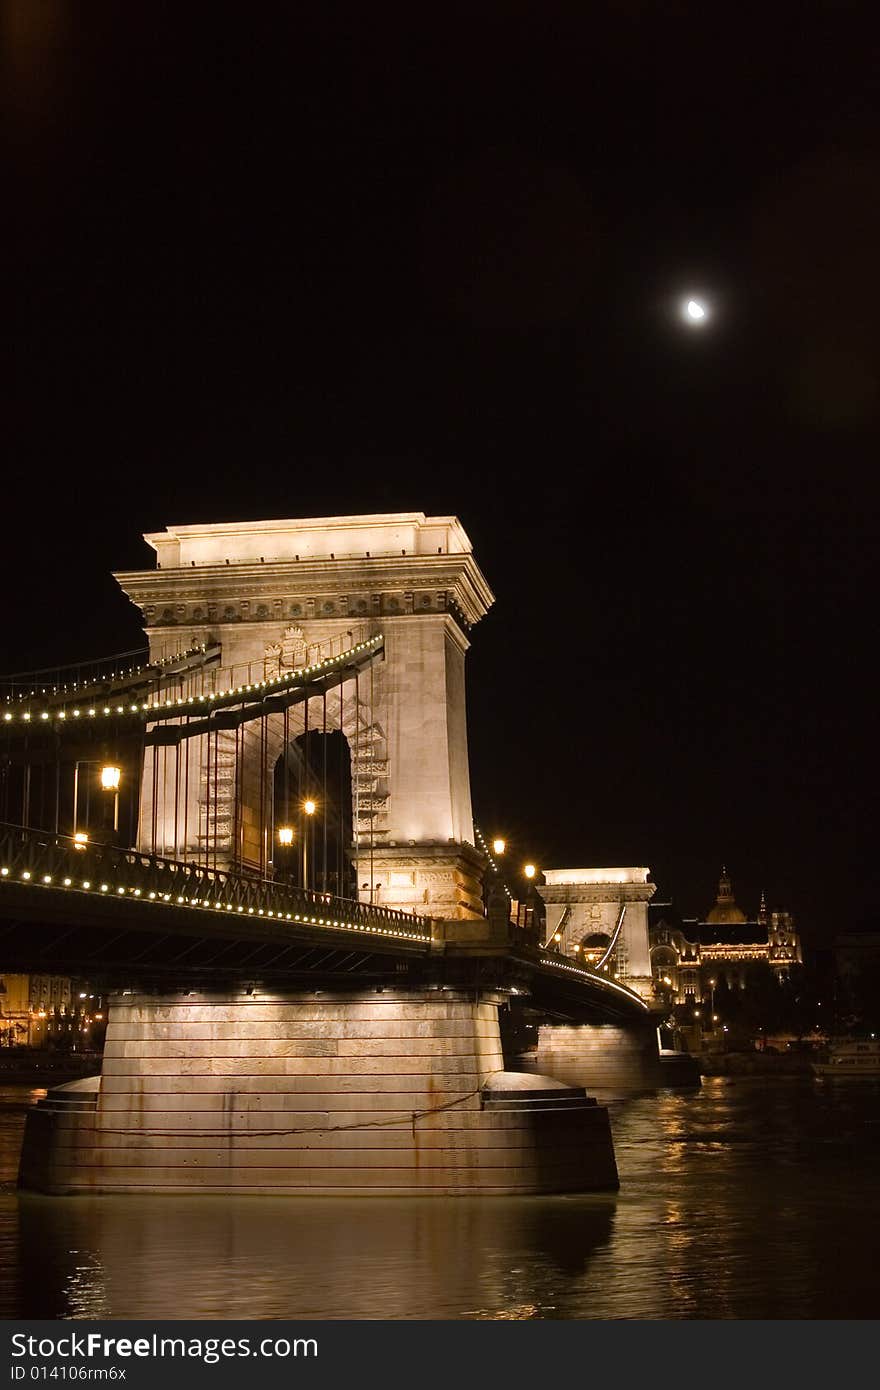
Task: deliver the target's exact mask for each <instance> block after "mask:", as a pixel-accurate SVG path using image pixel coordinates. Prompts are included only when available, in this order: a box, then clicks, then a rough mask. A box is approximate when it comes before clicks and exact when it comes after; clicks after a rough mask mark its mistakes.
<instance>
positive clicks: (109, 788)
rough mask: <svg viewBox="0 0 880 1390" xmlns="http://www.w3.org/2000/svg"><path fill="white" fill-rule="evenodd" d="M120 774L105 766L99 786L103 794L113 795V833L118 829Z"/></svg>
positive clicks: (107, 765) (115, 769)
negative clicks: (109, 793) (102, 789)
mask: <svg viewBox="0 0 880 1390" xmlns="http://www.w3.org/2000/svg"><path fill="white" fill-rule="evenodd" d="M121 776H122V772H121V770H120V769H119V768H118V767H113V766H110V765H109V764H105V765H104V766H103V767H102V768H101V786H102V787H103V788H104V791H105V792H112V793H113V831H114V834H115V833H116V831H118V829H119V780H120V778H121Z"/></svg>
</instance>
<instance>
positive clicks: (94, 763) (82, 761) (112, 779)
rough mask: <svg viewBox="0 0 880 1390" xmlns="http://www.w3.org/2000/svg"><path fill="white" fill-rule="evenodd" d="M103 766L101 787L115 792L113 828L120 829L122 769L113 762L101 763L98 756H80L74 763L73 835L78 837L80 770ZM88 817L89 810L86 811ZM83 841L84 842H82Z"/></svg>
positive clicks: (106, 790) (75, 837)
mask: <svg viewBox="0 0 880 1390" xmlns="http://www.w3.org/2000/svg"><path fill="white" fill-rule="evenodd" d="M98 766H100V768H101V788H102V790H103V791H105V792H112V793H113V830H114V833H115V832H116V831H118V830H119V784H120V782H121V780H122V769H121V768H119V767H117V766H116V765H115V764H113V763H99V761H98V759H96V758H79V759H77V761H76V762H75V763H74V765H73V835H74V839H77V836H78V833H79V827H78V826H77V820H78V817H79V770H80V768H81V767H98ZM86 818H87V819H88V810H87V811H86ZM80 843H82V842H80Z"/></svg>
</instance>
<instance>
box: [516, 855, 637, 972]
mask: <svg viewBox="0 0 880 1390" xmlns="http://www.w3.org/2000/svg"><path fill="white" fill-rule="evenodd" d="M649 872H650V871H649V870H648V869H646V868H613V869H547V870H545V873H544V878H545V883H544V884H542V885H541V887H540V888H539V890H538V891H539V893H540V895H541V897H542V898H543V900H544V902H545V904H546V906H547V941H548V944H549V943H553V942H554V939H555V937H556V936H557V934H558V936H559V938H560V939H559V941H558V942H556V943H555V944H556V945H557V946H558V948H559V950H560V951H561V952H562V953H563V954H564V955H567V956H571V957H572V959H575V960H577V959H578V958H580V959H581V960H582V961H583V960H585V959H586V958H587V957H586V955H585V954H584V953H585V951H588V950H589V948H590V946H591V944H592V943H593V942H595V943H596V950H597V951H601V949H602V947H603V946H607V945H609V944H610V942H611V940H612V938H613V936H614V930H615V926H616V924H617V922H618V920H619V918H620V910H621V908H622V907H625V908H626V913H625V915H624V918H623V923H622V926H621V930H620V937H619V939H618V942H617V953H616V954H617V959H618V960H619V961H620V963H621V964H622V966H623V973H624V975H625V978H626V983H627V984H628V985H629V986H630V988H631V989H634V990H636V991H637V993H639V994H641V995H642V997H643V998H645V999H652V998H653V982H652V976H651V954H650V949H649V944H648V903H649V902H650V901H651V898H652V897H653V896H654V894H655V892H656V891H657V888H656V885H655V884H653V883H649V882H648V874H649Z"/></svg>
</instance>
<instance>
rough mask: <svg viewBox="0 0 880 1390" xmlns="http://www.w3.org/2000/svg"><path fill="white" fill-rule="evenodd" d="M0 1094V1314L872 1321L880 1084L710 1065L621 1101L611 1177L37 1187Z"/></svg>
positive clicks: (10, 1098)
mask: <svg viewBox="0 0 880 1390" xmlns="http://www.w3.org/2000/svg"><path fill="white" fill-rule="evenodd" d="M42 1094H43V1092H41V1091H29V1090H28V1088H27V1087H5V1088H2V1089H0V1179H2V1180H3V1186H2V1189H0V1315H2V1316H4V1317H24V1318H296V1319H300V1318H492V1319H522V1318H551V1319H552V1318H566V1319H567V1318H867V1317H876V1316H877V1315H878V1313H880V1296H878V1293H877V1291H876V1284H875V1277H876V1260H877V1253H876V1252H877V1250H878V1248H880V1200H878V1196H880V1193H878V1161H880V1084H876V1083H871V1082H864V1081H861V1082H858V1081H856V1082H850V1083H846V1082H841V1081H834V1082H819V1081H812V1080H810V1079H809V1078H807V1077H787V1078H779V1079H775V1080H771V1081H768V1080H739V1079H736V1080H734V1079H732V1078H727V1077H710V1078H706V1079H705V1080H704V1083H703V1086H702V1089H701V1090H700V1091H698V1092H664V1093H661V1094H659V1095H656V1096H646V1097H640V1098H638V1099H634V1100H629V1101H622V1102H619V1103H617V1104H615V1105H612V1107H611V1116H612V1127H613V1131H614V1141H615V1148H616V1152H617V1162H618V1167H619V1169H620V1180H621V1187H620V1192H619V1193H617V1194H614V1195H608V1194H603V1195H596V1196H588V1197H551V1198H546V1197H517V1198H499V1197H495V1198H489V1199H476V1198H474V1199H470V1198H426V1199H397V1198H358V1199H346V1198H341V1199H340V1198H334V1199H326V1198H317V1199H303V1198H273V1197H265V1198H263V1197H238V1198H232V1197H230V1198H225V1197H223V1198H219V1197H193V1198H191V1197H145V1198H142V1197H64V1198H54V1197H41V1196H36V1195H33V1194H30V1193H19V1192H17V1191H16V1189H15V1170H16V1165H17V1158H18V1148H19V1145H20V1139H21V1131H22V1128H23V1122H24V1106H25V1105H26V1104H27V1103H28V1102H29V1101H30V1100H33V1099H36V1098H37V1097H38V1096H40V1095H42Z"/></svg>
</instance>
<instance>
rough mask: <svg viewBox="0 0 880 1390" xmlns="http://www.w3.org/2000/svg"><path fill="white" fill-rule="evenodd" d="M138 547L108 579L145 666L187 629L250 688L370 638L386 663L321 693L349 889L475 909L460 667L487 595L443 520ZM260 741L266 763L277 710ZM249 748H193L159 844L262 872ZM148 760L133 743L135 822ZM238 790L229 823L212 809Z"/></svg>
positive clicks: (194, 531)
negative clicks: (182, 803) (203, 752)
mask: <svg viewBox="0 0 880 1390" xmlns="http://www.w3.org/2000/svg"><path fill="white" fill-rule="evenodd" d="M145 540H146V541H147V542H148V544H149V545H151V546H152V547H153V549H154V550H155V552H156V561H157V564H156V569H155V570H144V571H138V572H134V573H125V574H118V575H117V576H116V578H117V579H118V581H119V583H120V585H121V586H122V588H123V590H124V592H125V593H126V594H127V595H128V596H129V598H131V599H132V601H133V602H134V603H136V604H137V605H138V607H139V608H140V609H141V611H142V613H143V615H144V625H145V628H146V632H147V635H148V638H149V642H150V654H151V657H152V658H153V659H156V658H159V657H161V656H164V655H166V654H167V653H168V652H169V651H171V650H175V651H176V650H177V649H178V648H179V646H180V640H181V639H180V628H181V627H184V628H185V629H186V635H187V641H193V642H207V643H215V642H216V643H219V644H220V645H221V648H222V667H223V669H224V670H225V671H227V672H236V671H237V672H239V673H241V672H246V671H255V672H258V673H259V674H258V675H257V676H256V677H254V676H248V675H245V676H244V677H243V678H244V679H246V680H251V679H255V678H257V679H261V678H268V677H269V676H272V675H277V674H279V673H283V672H284V671H286V670H293V669H296V668H297V667H298V666H302V665H307V664H309V662H311V661H315V660H317V658H318V654H319V653H320V654H322V655H327V654H328V653H329V652H331V651H340V650H343V649H344V648H345V646H346V645H348V644H350V643H351V642H352V641H353V640H360V639H362V638H363V637H364V636H373V635H376V634H378V633H380V632H381V633H382V634H383V637H384V659H380V660H377V661H376V662H374V663H373V665H372V667H371V668H370V669H369V670H368V671H366V672H364V673H363V674H362V675H361V677H360V680H359V685H358V688H357V691H356V692H355V691H354V689H353V683H352V682H349V683H347V684H346V686H345V687H344V688H343V689H342V692H341V699H340V693H339V692H338V691H337V692H330V693H328V696H327V710H326V716H327V720H328V725H327V727H328V728H333V729H338V730H341V732H342V733H343V734H344V735H345V738H346V740H347V743H348V747H349V750H350V754H351V772H352V802H353V805H352V826H353V828H354V838H355V844H354V845H353V846H352V847H351V851H352V858H353V859H354V860H355V861H356V868H357V874H358V886H359V892H360V894H361V896H362V897H365V898H370V897H371V898H372V900H373V901H376V900H378V901H379V902H381V903H383V904H385V905H388V906H394V907H400V908H404V909H406V910H409V911H415V912H422V913H424V914H425V915H429V916H433V917H439V918H456V917H469V916H479V915H482V905H481V899H480V884H479V877H480V870H481V864H482V860H481V856H480V855H479V854H478V853H477V851H476V850H475V849H474V828H473V815H472V809H471V793H470V776H469V769H468V749H467V727H466V717H465V669H464V663H465V653H466V652H467V649H468V646H469V633H470V630H471V628H472V627H473V625H474V624H475V623H477V622H479V620H480V618H481V617H483V615H484V614H485V613H486V612H487V611H488V609H489V607H490V606H491V604H492V603H493V602H494V596H493V594H492V592H491V590H490V589H489V586H488V584H487V583H486V580H485V578H484V577H483V575H482V573H481V571H480V569H479V566H478V565H477V563H476V560H475V559H474V556H473V551H472V546H471V542H470V540H469V538H468V536H467V534H466V532H465V530H464V528H463V527H462V525H461V523H460V522H459V521H458V519H457V518H456V517H450V516H446V517H427V516H425V515H424V513H422V512H406V513H392V514H376V515H367V516H347V517H322V518H317V519H310V520H289V521H262V522H237V523H220V524H214V525H193V526H178V527H169V528H167V530H165V531H162V532H157V533H153V534H150V535H147V536H146V537H145ZM241 678H242V677H241V676H239V679H241ZM311 703H312V705H313V709H314V708H316V707H317V706H318V704H319V703H320V701H319V699H318V698H316V700H315V701H314V702H311ZM302 709H303V707H302V706H297V707H295V710H291V716H290V719H289V721H288V724H287V726H286V728H287V733H288V736H289V737H291V738H292V737H295V736H296V735H297V734H299V733H301V732H302V729H303V727H304V720H303V713H302ZM297 711H298V713H297ZM323 713H324V711H323V709H322V717H323ZM297 719H298V720H299V723H297ZM309 727H311V728H314V727H315V723H314V720H312V721H310V725H309ZM264 740H265V741H266V743H267V744H268V761H269V765H270V766H273V765H274V760H275V759H277V758H278V757H280V755H281V753H282V751H283V742H284V733H283V726H282V717H281V715H270V716H269V718H268V720H267V728H266V732H265V734H264ZM255 742H256V739H255V735H253V734H251V735H250V736H247V735H243V736H242V737H241V738H240V739H239V740H236V738H235V736H232V735H230V737H229V738H228V739H227V740H226V741H225V742H224V741H223V740H222V739H221V741H220V747H219V756H218V757H216V758H215V757H214V755H213V753H212V759H211V761H210V764H209V761H208V759H207V757H201V758H197V757H196V753H195V751H194V754H193V756H194V758H196V761H197V762H198V766H199V769H200V771H199V773H198V775H197V776H195V777H194V778H193V782H194V785H195V786H196V788H198V790H197V791H196V792H193V793H192V800H193V804H192V806H191V807H189V808H186V811H187V813H186V815H182V814H181V812H180V808H179V807H178V806H177V803H176V802H175V810H176V814H175V815H174V817H173V821H174V827H173V830H172V829H171V827H170V824H169V820H168V817H167V816H166V818H165V820H164V821H163V823H162V825H161V826H160V842H161V844H162V847H163V849H165V850H166V851H169V850H170V849H173V850H175V851H176V854H177V857H181V855H184V856H197V857H200V858H203V857H204V856H205V855H206V854H210V855H211V860H212V862H215V861H216V862H217V863H218V864H220V866H221V867H222V865H223V863H227V864H228V863H235V862H237V863H240V864H241V865H242V866H243V867H246V868H247V867H250V868H254V869H257V870H259V869H260V867H261V866H262V865H264V864H265V863H266V858H267V856H266V848H265V845H266V837H267V831H266V825H267V823H269V822H270V821H271V815H269V816H267V812H266V804H267V801H268V805H269V809H270V811H271V795H272V793H271V788H270V787H267V786H266V785H265V783H266V777H265V774H264V773H263V772H262V770H261V767H262V763H263V762H265V761H266V757H267V749H266V747H263V748H262V749H261V750H260V755H259V758H258V756H257V752H256V750H255V746H254V745H255ZM236 747H237V748H238V754H237V763H236V751H235V750H236ZM160 753H161V750H158V752H157V751H156V750H148V757H147V765H146V766H145V769H144V782H143V785H144V795H143V798H142V803H143V804H142V826H143V824H144V819H145V818H146V819H149V817H150V813H151V810H152V807H151V802H150V798H151V795H152V788H153V786H154V785H155V783H156V778H155V773H154V766H153V762H152V760H153V758H154V757H157V756H159V754H160ZM261 760H262V762H261ZM212 779H213V780H212ZM236 779H238V782H236ZM235 795H238V796H239V797H240V798H241V799H242V803H243V804H242V813H241V816H240V817H239V821H238V823H236V820H235V817H234V816H233V815H232V814H226V811H227V810H229V809H230V807H231V801H232V798H233V797H234V796H235ZM196 802H198V804H196ZM227 803H228V804H227ZM206 806H211V807H212V808H213V811H214V822H215V823H216V824H214V825H213V827H212V826H209V825H208V823H207V818H206V817H205V816H204V815H203V809H204V807H206ZM221 807H222V809H223V810H224V814H223V815H222V816H218V814H217V812H218V810H220V809H221ZM184 823H185V824H186V825H187V827H188V830H187V834H186V837H185V838H186V841H187V842H186V843H185V844H183V845H181V843H180V834H181V825H182V824H184ZM200 825H202V826H203V828H202V829H200V830H199V831H197V832H195V831H193V827H195V826H200ZM212 835H213V839H212Z"/></svg>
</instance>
